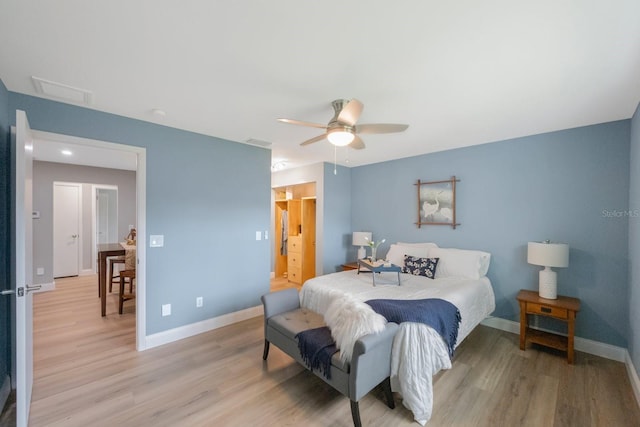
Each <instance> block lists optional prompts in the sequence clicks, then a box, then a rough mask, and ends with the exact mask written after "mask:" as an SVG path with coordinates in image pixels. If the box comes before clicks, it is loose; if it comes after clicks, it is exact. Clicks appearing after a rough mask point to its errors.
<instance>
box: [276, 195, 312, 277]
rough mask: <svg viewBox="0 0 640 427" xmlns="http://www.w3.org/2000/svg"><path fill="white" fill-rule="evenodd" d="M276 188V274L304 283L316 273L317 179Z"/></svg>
mask: <svg viewBox="0 0 640 427" xmlns="http://www.w3.org/2000/svg"><path fill="white" fill-rule="evenodd" d="M274 191H275V197H276V199H275V236H274V237H275V238H274V239H273V240H274V244H275V247H274V254H275V255H274V261H275V266H274V274H275V277H286V278H287V279H288V280H289V281H290V282H293V283H295V284H302V283H304V282H305V281H306V280H307V279H310V278H312V277H315V275H316V197H315V183H310V184H301V185H294V186H288V187H286V188H276V189H274Z"/></svg>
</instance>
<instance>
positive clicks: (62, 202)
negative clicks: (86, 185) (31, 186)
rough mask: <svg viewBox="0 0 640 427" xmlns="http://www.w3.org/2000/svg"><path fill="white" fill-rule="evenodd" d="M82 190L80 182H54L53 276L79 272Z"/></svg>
mask: <svg viewBox="0 0 640 427" xmlns="http://www.w3.org/2000/svg"><path fill="white" fill-rule="evenodd" d="M80 190H81V185H80V184H67V183H54V184H53V277H68V276H77V275H78V272H79V261H78V258H79V257H80V251H79V246H80Z"/></svg>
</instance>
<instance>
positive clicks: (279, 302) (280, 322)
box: [262, 289, 398, 427]
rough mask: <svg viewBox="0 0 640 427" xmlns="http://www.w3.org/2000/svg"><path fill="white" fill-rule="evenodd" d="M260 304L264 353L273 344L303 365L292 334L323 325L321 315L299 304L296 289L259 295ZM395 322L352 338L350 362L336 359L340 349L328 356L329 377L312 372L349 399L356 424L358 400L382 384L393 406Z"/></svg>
mask: <svg viewBox="0 0 640 427" xmlns="http://www.w3.org/2000/svg"><path fill="white" fill-rule="evenodd" d="M262 304H263V305H264V337H265V340H264V353H263V355H262V359H263V360H267V357H268V356H269V344H270V343H273V344H274V345H276V346H277V347H278V348H280V349H281V350H282V351H284V352H285V353H286V354H288V355H289V356H291V357H292V358H293V359H295V360H296V361H297V362H298V363H300V364H302V365H303V366H306V365H305V364H304V362H303V360H302V357H301V356H300V351H299V349H298V343H297V340H296V338H295V336H296V335H297V334H298V333H299V332H302V331H304V330H308V329H313V328H318V327H321V326H325V323H324V319H323V317H322V315H320V314H318V313H316V312H314V311H312V310H308V309H306V308H301V307H300V298H299V296H298V291H297V290H295V289H287V290H284V291H280V292H272V293H270V294H266V295H264V296H263V297H262ZM397 328H398V325H396V324H395V323H388V324H387V326H386V329H385V330H384V331H383V332H381V333H379V334H370V335H365V336H364V337H362V338H360V339H359V340H357V341H356V343H355V345H354V348H353V355H352V357H351V361H350V362H343V361H342V360H341V359H340V352H337V353H335V354H334V355H333V357H332V359H331V367H330V371H331V375H330V377H331V379H327V378H326V377H325V376H324V375H322V373H321V372H318V371H316V370H313V371H312V372H313V373H314V374H315V375H317V376H318V377H319V378H322V379H323V380H324V381H325V382H326V383H327V384H329V385H330V386H332V387H333V388H335V389H336V390H337V391H339V392H340V393H342V394H343V395H345V396H346V397H348V398H349V399H350V400H351V416H352V417H353V424H354V425H355V426H356V427H360V426H361V425H362V423H361V421H360V410H359V407H358V402H359V400H360V399H361V398H362V397H364V396H365V395H366V394H367V393H369V392H370V391H371V390H372V389H373V388H374V387H376V386H377V385H378V384H380V383H382V384H383V387H384V391H385V394H386V397H387V404H388V406H389V408H391V409H393V408H394V407H395V405H394V402H393V396H392V393H391V383H390V381H389V376H390V374H391V345H392V343H393V337H394V335H395V333H396V330H397Z"/></svg>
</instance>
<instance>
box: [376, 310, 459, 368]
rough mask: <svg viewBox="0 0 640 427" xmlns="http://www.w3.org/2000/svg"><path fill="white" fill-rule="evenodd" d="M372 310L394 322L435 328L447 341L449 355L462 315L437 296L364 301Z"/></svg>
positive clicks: (450, 354)
mask: <svg viewBox="0 0 640 427" xmlns="http://www.w3.org/2000/svg"><path fill="white" fill-rule="evenodd" d="M365 302H366V303H367V304H369V305H370V306H371V308H373V310H374V311H375V312H376V313H378V314H381V315H382V316H384V317H385V318H386V319H387V321H389V322H394V323H398V324H400V323H402V322H416V323H424V324H425V325H427V326H430V327H432V328H433V329H435V331H436V332H438V333H439V334H440V336H441V337H442V338H443V339H444V341H445V342H446V343H447V347H448V348H449V357H453V349H454V348H455V346H456V342H457V340H458V327H459V326H460V321H461V320H462V317H461V316H460V310H458V307H456V306H455V305H453V304H451V303H450V302H449V301H445V300H443V299H439V298H428V299H417V300H396V299H372V300H369V301H365Z"/></svg>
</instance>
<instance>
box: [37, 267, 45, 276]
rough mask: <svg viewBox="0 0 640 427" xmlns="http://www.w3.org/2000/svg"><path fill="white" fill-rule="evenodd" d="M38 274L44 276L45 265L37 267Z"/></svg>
mask: <svg viewBox="0 0 640 427" xmlns="http://www.w3.org/2000/svg"><path fill="white" fill-rule="evenodd" d="M36 276H44V267H38V268H37V269H36Z"/></svg>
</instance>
